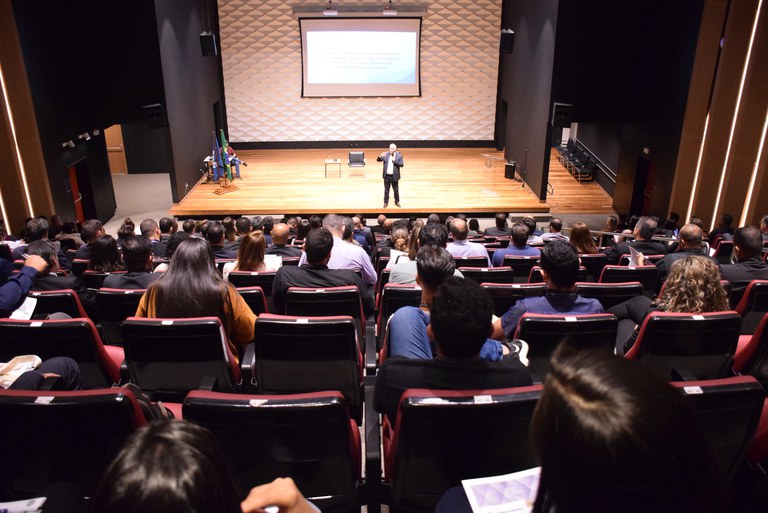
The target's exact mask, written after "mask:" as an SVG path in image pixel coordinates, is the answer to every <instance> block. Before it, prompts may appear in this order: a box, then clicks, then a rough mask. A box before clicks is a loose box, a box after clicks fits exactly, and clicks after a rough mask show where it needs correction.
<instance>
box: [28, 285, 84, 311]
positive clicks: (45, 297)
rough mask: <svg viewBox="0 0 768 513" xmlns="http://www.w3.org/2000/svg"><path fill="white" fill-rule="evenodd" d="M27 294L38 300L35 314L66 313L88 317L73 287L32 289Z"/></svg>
mask: <svg viewBox="0 0 768 513" xmlns="http://www.w3.org/2000/svg"><path fill="white" fill-rule="evenodd" d="M27 295H28V296H29V297H32V298H35V299H36V300H37V304H36V305H35V312H34V315H44V314H54V313H64V314H67V315H69V316H70V317H72V318H75V317H78V318H79V317H88V314H87V313H85V309H84V308H83V304H82V303H81V302H80V298H79V297H78V295H77V292H75V291H74V290H72V289H64V290H30V291H29V294H27Z"/></svg>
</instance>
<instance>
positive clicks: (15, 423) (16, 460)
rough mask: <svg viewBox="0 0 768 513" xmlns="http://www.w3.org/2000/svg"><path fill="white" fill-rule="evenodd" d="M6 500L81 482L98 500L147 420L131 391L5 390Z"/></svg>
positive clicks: (2, 449)
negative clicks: (123, 449) (117, 458)
mask: <svg viewBox="0 0 768 513" xmlns="http://www.w3.org/2000/svg"><path fill="white" fill-rule="evenodd" d="M0 418H2V419H3V421H2V422H0V454H2V457H0V475H2V476H3V477H2V478H0V488H1V489H0V500H1V501H9V500H19V499H26V498H29V497H37V496H39V492H40V491H41V490H42V489H43V488H44V487H46V486H48V485H51V484H54V483H59V482H63V481H67V482H73V483H75V484H76V485H77V486H78V487H79V488H80V490H81V491H82V493H83V495H84V496H86V497H92V496H93V495H94V493H95V492H96V489H97V487H98V484H99V481H100V480H101V477H102V474H103V473H104V471H105V470H106V468H107V466H108V465H109V464H110V463H111V462H112V458H113V456H114V455H115V453H116V452H117V449H118V448H119V447H120V445H121V444H122V442H123V441H124V440H125V438H126V437H127V436H128V435H130V434H131V433H132V432H133V431H134V430H135V429H136V428H138V427H140V426H143V425H144V424H146V422H147V419H146V418H145V417H144V414H143V413H142V411H141V408H140V407H139V404H138V402H137V400H136V396H135V395H134V394H133V392H132V391H131V390H130V389H129V388H125V387H123V388H106V389H101V390H89V391H78V392H52V391H46V392H44V393H41V392H39V391H18V390H5V389H2V388H0Z"/></svg>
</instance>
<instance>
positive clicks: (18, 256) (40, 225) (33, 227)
mask: <svg viewBox="0 0 768 513" xmlns="http://www.w3.org/2000/svg"><path fill="white" fill-rule="evenodd" d="M67 225H74V223H67ZM65 227H66V226H65ZM36 240H45V241H47V240H48V221H46V220H45V219H44V218H42V217H33V218H32V219H30V220H29V221H27V225H26V228H25V230H24V241H25V242H26V243H27V244H22V245H20V246H16V248H15V249H14V250H13V255H12V256H13V259H14V260H24V254H25V253H29V251H27V246H28V245H29V244H31V243H33V242H35V241H36ZM51 244H54V243H53V242H51ZM55 246H56V256H57V257H58V260H59V265H60V266H61V268H62V269H64V270H66V271H72V264H70V263H69V259H68V258H67V257H66V255H65V254H64V252H63V251H62V250H61V247H60V244H59V243H58V242H56V243H55Z"/></svg>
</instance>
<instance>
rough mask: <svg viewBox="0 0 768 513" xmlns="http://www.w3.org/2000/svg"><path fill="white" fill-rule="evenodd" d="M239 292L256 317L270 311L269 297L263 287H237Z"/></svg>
mask: <svg viewBox="0 0 768 513" xmlns="http://www.w3.org/2000/svg"><path fill="white" fill-rule="evenodd" d="M237 291H238V292H239V293H240V295H241V296H242V297H243V299H244V300H245V302H246V303H247V304H248V306H249V307H251V310H252V311H253V313H255V314H256V315H261V314H263V313H264V312H268V311H269V309H268V307H267V297H266V296H265V295H264V291H263V290H262V289H261V287H237Z"/></svg>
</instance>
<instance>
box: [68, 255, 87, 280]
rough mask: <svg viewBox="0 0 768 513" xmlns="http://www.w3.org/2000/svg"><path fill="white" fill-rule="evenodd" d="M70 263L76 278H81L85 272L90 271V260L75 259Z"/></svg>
mask: <svg viewBox="0 0 768 513" xmlns="http://www.w3.org/2000/svg"><path fill="white" fill-rule="evenodd" d="M70 263H71V264H72V274H73V275H75V276H80V275H82V274H83V273H84V272H85V270H86V269H88V264H89V263H90V260H84V259H82V258H75V259H74V260H72V262H70Z"/></svg>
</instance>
